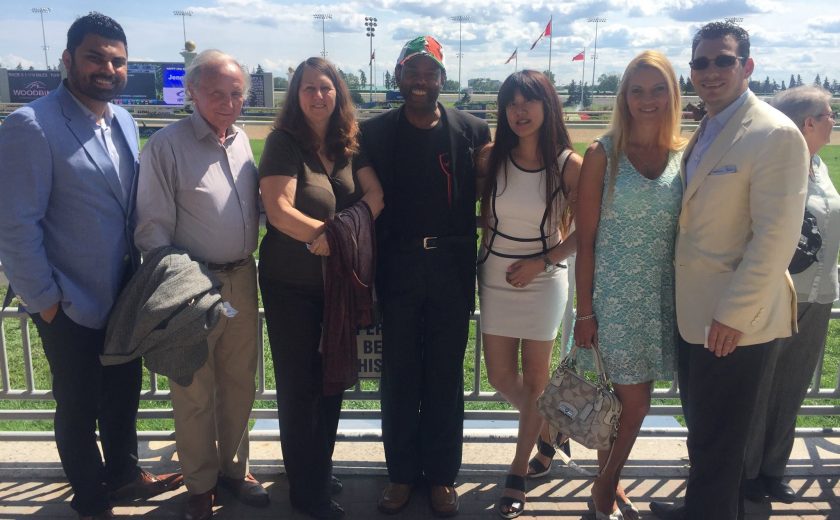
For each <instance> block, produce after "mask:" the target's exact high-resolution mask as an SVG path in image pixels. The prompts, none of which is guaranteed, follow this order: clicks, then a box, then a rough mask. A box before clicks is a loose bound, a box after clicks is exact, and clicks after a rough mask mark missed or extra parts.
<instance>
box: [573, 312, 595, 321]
mask: <svg viewBox="0 0 840 520" xmlns="http://www.w3.org/2000/svg"><path fill="white" fill-rule="evenodd" d="M575 319H576V320H577V321H586V320H594V319H595V313H592V314H587V315H586V316H578V317H577V318H575Z"/></svg>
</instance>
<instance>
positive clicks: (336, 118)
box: [274, 57, 359, 163]
mask: <svg viewBox="0 0 840 520" xmlns="http://www.w3.org/2000/svg"><path fill="white" fill-rule="evenodd" d="M304 67H309V68H311V69H313V70H316V71H318V72H320V73H321V74H323V75H325V76H326V77H328V78H330V81H332V84H333V86H335V110H334V111H333V113H332V116H331V117H330V123H329V126H328V127H327V136H326V138H325V139H324V143H323V148H324V153H325V155H326V156H327V158H328V159H330V160H331V161H334V162H337V163H342V162H345V161H348V160H349V159H350V157H351V156H352V155H353V154H354V153H356V152H357V151H358V149H359V143H358V134H359V125H358V124H357V123H356V109H355V107H354V106H353V103H352V101H351V99H350V91H349V90H348V89H347V84H346V83H344V80H342V79H341V76H339V74H338V70H337V69H336V68H335V65H333V64H332V63H330V62H328V61H327V60H325V59H324V58H318V57H313V58H308V59H306V60H305V61H303V62H301V64H300V65H298V66H297V69H295V73H294V75H293V76H292V81H291V82H290V83H289V90H288V91H287V92H286V102H285V103H284V104H283V110H282V111H281V112H280V114H279V115H278V116H277V119H275V120H274V127H275V128H277V129H280V130H284V131H286V132H288V133H289V134H291V135H292V136H293V137H294V138H295V140H296V141H297V142H298V144H300V146H301V147H303V148H304V149H305V150H308V151H310V152H317V151H318V146H319V145H320V144H321V143H319V142H318V137H317V136H316V135H315V132H314V131H313V130H312V128H310V127H309V123H307V122H306V116H304V115H303V111H302V110H301V109H300V84H301V81H302V80H303V70H304Z"/></svg>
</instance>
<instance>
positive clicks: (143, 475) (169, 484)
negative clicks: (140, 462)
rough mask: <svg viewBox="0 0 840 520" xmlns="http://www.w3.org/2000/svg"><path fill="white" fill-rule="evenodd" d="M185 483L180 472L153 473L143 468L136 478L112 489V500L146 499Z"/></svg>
mask: <svg viewBox="0 0 840 520" xmlns="http://www.w3.org/2000/svg"><path fill="white" fill-rule="evenodd" d="M183 483H184V476H183V475H181V474H180V473H166V474H164V475H153V474H151V473H149V472H148V471H146V470H145V469H142V468H141V469H140V474H139V475H137V478H136V479H134V480H133V481H131V482H129V483H128V484H126V485H124V486H122V487H120V488H117V489H115V490H114V491H111V500H115V501H120V500H144V499H147V498H151V497H153V496H156V495H160V494H161V493H166V492H167V491H172V490H173V489H178V488H179V487H181V485H182V484H183Z"/></svg>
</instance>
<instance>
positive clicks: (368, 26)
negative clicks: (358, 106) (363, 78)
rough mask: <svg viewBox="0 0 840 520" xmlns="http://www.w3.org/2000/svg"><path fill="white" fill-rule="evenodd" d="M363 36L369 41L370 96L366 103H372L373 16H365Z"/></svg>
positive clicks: (374, 29) (374, 30)
mask: <svg viewBox="0 0 840 520" xmlns="http://www.w3.org/2000/svg"><path fill="white" fill-rule="evenodd" d="M365 31H366V32H365V34H367V37H368V39H369V40H370V54H368V66H369V67H370V72H368V74H370V80H369V83H370V96H369V97H368V101H369V102H371V103H373V81H374V79H375V76H374V75H373V37H374V36H376V34H375V33H376V18H374V17H373V16H365Z"/></svg>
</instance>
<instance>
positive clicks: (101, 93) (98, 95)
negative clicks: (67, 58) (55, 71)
mask: <svg viewBox="0 0 840 520" xmlns="http://www.w3.org/2000/svg"><path fill="white" fill-rule="evenodd" d="M97 79H104V80H106V81H110V82H111V86H110V87H102V86H99V85H97V84H96V83H95V81H96V80H97ZM67 80H68V81H69V82H70V85H72V86H73V88H74V89H75V90H76V91H77V92H79V93H80V94H83V95H84V96H86V97H89V98H91V99H95V100H97V101H111V100H112V99H114V98H115V97H117V96H119V95H120V94H122V92H123V90H125V85H126V80H125V77H123V76H121V75H119V74H114V75H112V76H107V75H104V74H92V75H90V76H87V77H85V76H83V75H82V74H81V73H80V72H79V70H78V68H77V67H76V63H75V62H71V63H70V70H69V71H68V73H67Z"/></svg>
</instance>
